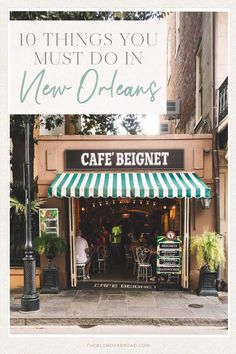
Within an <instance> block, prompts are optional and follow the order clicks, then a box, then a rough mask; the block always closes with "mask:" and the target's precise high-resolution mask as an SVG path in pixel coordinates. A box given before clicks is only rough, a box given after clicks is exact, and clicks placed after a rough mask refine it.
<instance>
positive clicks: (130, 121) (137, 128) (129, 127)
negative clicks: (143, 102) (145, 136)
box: [121, 114, 142, 135]
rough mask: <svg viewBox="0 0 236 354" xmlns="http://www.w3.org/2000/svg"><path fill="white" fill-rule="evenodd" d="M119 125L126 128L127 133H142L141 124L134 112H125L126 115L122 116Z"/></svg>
mask: <svg viewBox="0 0 236 354" xmlns="http://www.w3.org/2000/svg"><path fill="white" fill-rule="evenodd" d="M121 126H122V127H123V128H124V129H125V130H126V132H127V134H130V135H136V134H138V133H142V125H141V123H140V121H139V120H138V117H137V115H135V114H127V116H125V117H123V120H122V122H121Z"/></svg>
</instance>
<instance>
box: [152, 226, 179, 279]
mask: <svg viewBox="0 0 236 354" xmlns="http://www.w3.org/2000/svg"><path fill="white" fill-rule="evenodd" d="M168 236H169V234H168V233H167V235H166V236H157V274H172V273H173V274H181V260H182V236H174V237H173V238H168Z"/></svg>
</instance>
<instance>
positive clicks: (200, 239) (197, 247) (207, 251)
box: [190, 231, 225, 271]
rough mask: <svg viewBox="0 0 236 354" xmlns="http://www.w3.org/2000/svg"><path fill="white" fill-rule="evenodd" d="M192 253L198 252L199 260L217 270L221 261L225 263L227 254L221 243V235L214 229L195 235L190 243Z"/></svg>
mask: <svg viewBox="0 0 236 354" xmlns="http://www.w3.org/2000/svg"><path fill="white" fill-rule="evenodd" d="M190 250H191V253H194V252H196V253H197V260H198V262H199V263H200V264H201V265H205V266H207V267H208V268H209V269H210V270H211V271H215V270H216V269H217V267H218V266H219V264H220V263H223V264H224V263H225V255H224V251H223V248H222V245H221V236H220V235H218V234H217V233H216V232H213V231H205V232H204V233H203V234H202V235H200V236H195V237H194V238H193V240H192V241H191V245H190Z"/></svg>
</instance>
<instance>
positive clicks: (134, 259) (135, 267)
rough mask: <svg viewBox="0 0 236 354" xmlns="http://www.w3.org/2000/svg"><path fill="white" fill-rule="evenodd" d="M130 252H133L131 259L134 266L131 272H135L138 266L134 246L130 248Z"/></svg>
mask: <svg viewBox="0 0 236 354" xmlns="http://www.w3.org/2000/svg"><path fill="white" fill-rule="evenodd" d="M132 253H133V261H134V267H133V274H135V273H136V270H137V268H138V259H137V255H136V248H134V247H133V248H132Z"/></svg>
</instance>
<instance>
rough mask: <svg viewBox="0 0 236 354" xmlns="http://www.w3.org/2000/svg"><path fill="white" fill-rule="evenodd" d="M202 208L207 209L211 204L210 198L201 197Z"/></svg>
mask: <svg viewBox="0 0 236 354" xmlns="http://www.w3.org/2000/svg"><path fill="white" fill-rule="evenodd" d="M201 205H202V209H209V208H210V205H211V198H201Z"/></svg>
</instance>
